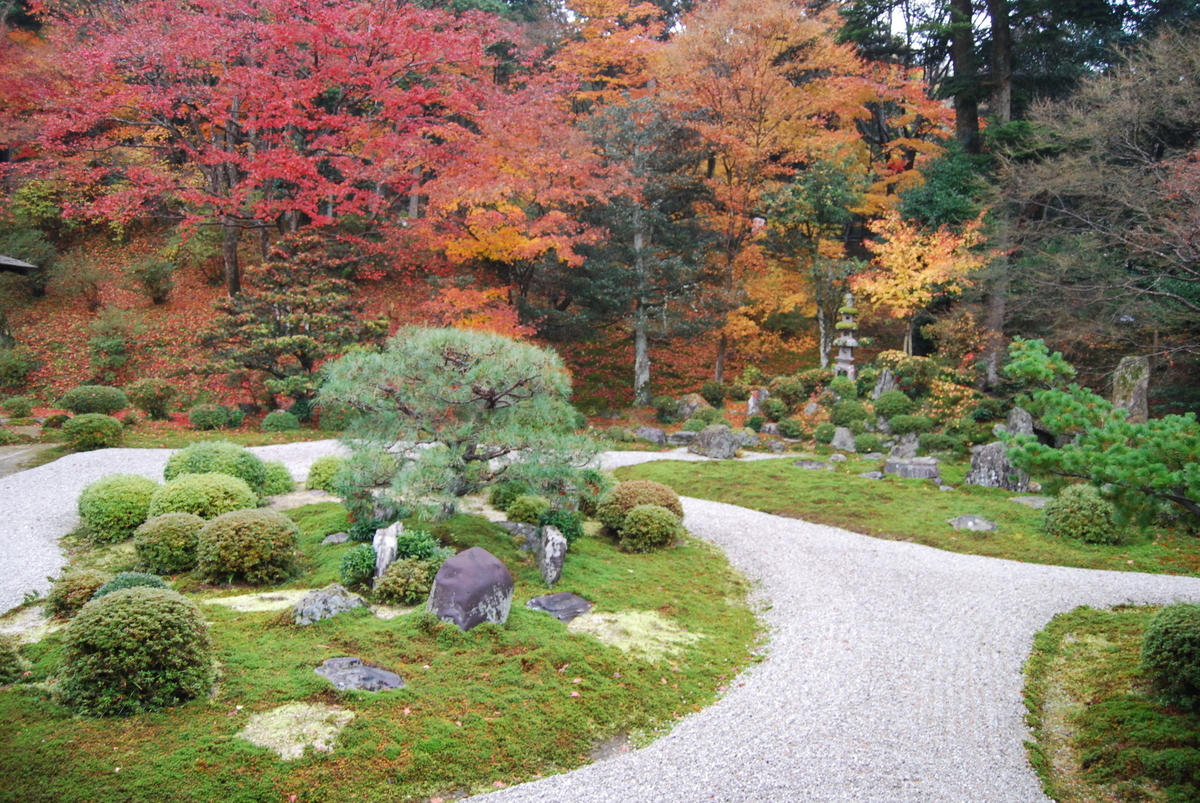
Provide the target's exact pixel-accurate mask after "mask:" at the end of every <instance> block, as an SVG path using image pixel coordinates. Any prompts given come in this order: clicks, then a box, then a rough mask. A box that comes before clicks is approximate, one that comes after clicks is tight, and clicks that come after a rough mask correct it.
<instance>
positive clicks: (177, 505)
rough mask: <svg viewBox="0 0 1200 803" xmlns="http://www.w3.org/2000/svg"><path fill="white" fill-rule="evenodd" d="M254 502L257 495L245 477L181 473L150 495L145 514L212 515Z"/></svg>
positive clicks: (206, 517) (246, 506)
mask: <svg viewBox="0 0 1200 803" xmlns="http://www.w3.org/2000/svg"><path fill="white" fill-rule="evenodd" d="M257 505H258V497H257V496H255V494H254V491H252V490H250V486H249V485H247V484H246V481H245V480H242V479H239V478H238V477H231V476H229V475H228V474H184V475H182V476H179V477H176V478H175V479H173V480H171V481H170V482H168V483H167V484H166V485H164V486H162V487H161V488H159V489H158V490H157V491H155V492H154V496H152V497H150V511H149V515H150V516H151V517H153V516H161V515H163V514H164V513H193V514H195V515H197V516H199V517H200V518H202V519H212V518H215V517H217V516H220V515H221V514H222V513H229V512H230V511H233V510H243V509H245V508H252V507H256V506H257Z"/></svg>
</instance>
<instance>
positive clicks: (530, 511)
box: [505, 494, 550, 524]
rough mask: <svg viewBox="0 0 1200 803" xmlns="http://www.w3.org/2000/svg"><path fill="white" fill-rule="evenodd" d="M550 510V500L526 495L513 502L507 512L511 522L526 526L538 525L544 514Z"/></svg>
mask: <svg viewBox="0 0 1200 803" xmlns="http://www.w3.org/2000/svg"><path fill="white" fill-rule="evenodd" d="M549 509H550V500H549V499H547V498H546V497H544V496H534V495H533V494H525V495H524V496H518V497H517V498H516V499H514V500H513V502H512V504H511V505H509V506H508V510H507V511H505V512H506V513H507V515H508V520H509V521H520V522H524V523H526V524H537V521H538V519H539V518H540V517H541V515H542V514H543V513H545V512H546V511H547V510H549Z"/></svg>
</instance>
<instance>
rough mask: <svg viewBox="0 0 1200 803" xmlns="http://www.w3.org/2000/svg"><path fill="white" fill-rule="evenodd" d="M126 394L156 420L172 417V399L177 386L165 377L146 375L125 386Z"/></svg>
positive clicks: (135, 405)
mask: <svg viewBox="0 0 1200 803" xmlns="http://www.w3.org/2000/svg"><path fill="white" fill-rule="evenodd" d="M125 395H126V396H128V397H129V400H130V401H131V402H133V406H134V407H136V408H138V409H139V410H141V411H142V412H143V413H145V414H146V415H148V416H150V417H151V418H153V419H155V420H156V421H164V420H166V419H168V418H170V417H171V414H170V410H169V408H170V406H171V400H172V399H174V398H175V386H174V385H172V384H171V383H170V382H168V381H167V380H165V379H159V378H158V377H146V378H145V379H139V380H138V381H136V382H134V383H133V384H132V385H130V386H129V387H127V388H125Z"/></svg>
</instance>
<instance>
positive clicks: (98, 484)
mask: <svg viewBox="0 0 1200 803" xmlns="http://www.w3.org/2000/svg"><path fill="white" fill-rule="evenodd" d="M160 487H161V486H159V484H158V483H157V482H155V481H154V480H149V479H146V478H145V477H141V476H138V475H137V474H112V475H109V476H107V477H104V478H103V479H99V480H96V481H95V482H93V483H91V484H90V485H88V486H87V487H86V488H84V489H83V493H81V494H79V516H80V518H82V519H83V524H84V527H86V528H87V534H88V538H89V539H91V541H92V542H93V543H97V544H114V543H116V542H118V541H124V540H125V539H126V538H129V537H131V536H132V535H133V531H134V530H136V529H137V528H138V526H139V525H140V524H141V523H142V522H144V521H145V520H146V517H147V516H148V515H149V511H150V499H151V498H152V497H153V496H154V492H155V491H157V490H158V489H159V488H160Z"/></svg>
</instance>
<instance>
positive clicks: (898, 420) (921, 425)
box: [888, 415, 933, 435]
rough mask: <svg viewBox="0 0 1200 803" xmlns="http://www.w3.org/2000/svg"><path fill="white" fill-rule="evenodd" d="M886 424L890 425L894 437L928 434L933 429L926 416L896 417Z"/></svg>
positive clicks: (930, 421) (931, 422)
mask: <svg viewBox="0 0 1200 803" xmlns="http://www.w3.org/2000/svg"><path fill="white" fill-rule="evenodd" d="M888 423H889V424H891V426H892V432H893V433H895V434H896V435H909V434H912V433H914V432H915V433H922V432H929V431H930V430H931V429H933V421H932V420H931V419H930V418H929V417H928V416H923V415H898V416H894V417H893V418H892V419H891V420H890V421H888Z"/></svg>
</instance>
